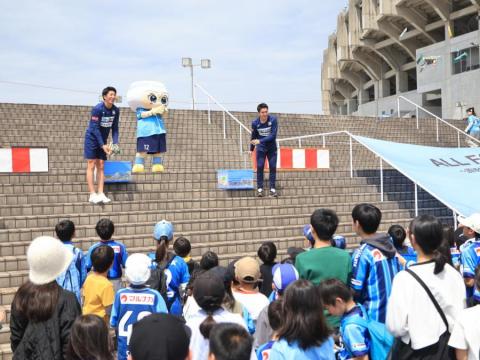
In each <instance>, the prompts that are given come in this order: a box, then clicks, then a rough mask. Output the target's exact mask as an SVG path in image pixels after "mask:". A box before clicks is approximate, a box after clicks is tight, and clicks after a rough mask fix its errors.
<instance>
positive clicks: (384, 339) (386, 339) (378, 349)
mask: <svg viewBox="0 0 480 360" xmlns="http://www.w3.org/2000/svg"><path fill="white" fill-rule="evenodd" d="M359 306H360V308H361V309H362V314H363V318H362V317H359V316H349V317H347V318H346V319H345V320H344V322H343V324H342V325H343V326H345V325H350V324H353V325H358V326H360V327H362V328H365V329H367V331H368V334H369V335H370V359H371V360H385V359H387V358H388V354H389V352H390V349H391V348H392V345H393V340H394V337H393V336H392V334H390V333H389V332H388V330H387V327H386V326H385V324H382V323H381V322H378V321H376V320H372V319H370V318H369V317H368V315H367V312H366V311H365V308H364V307H363V306H361V305H359Z"/></svg>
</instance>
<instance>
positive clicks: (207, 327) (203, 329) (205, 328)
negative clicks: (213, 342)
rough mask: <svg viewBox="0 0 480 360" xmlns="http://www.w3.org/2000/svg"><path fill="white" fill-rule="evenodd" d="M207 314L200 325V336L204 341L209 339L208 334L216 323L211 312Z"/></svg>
mask: <svg viewBox="0 0 480 360" xmlns="http://www.w3.org/2000/svg"><path fill="white" fill-rule="evenodd" d="M207 314H208V316H207V318H206V319H205V320H203V322H202V323H201V324H200V334H202V335H203V337H204V338H205V339H208V338H210V332H211V331H212V328H213V327H214V326H215V324H216V323H217V322H216V321H215V319H214V318H213V316H212V312H208V313H207Z"/></svg>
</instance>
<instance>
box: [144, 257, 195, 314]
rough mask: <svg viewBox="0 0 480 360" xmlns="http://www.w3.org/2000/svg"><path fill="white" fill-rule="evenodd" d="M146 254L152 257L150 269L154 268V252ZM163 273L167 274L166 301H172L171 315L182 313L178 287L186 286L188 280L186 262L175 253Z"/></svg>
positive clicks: (155, 264) (188, 274)
mask: <svg viewBox="0 0 480 360" xmlns="http://www.w3.org/2000/svg"><path fill="white" fill-rule="evenodd" d="M148 256H149V257H150V259H152V269H155V268H156V266H157V263H156V262H155V253H154V252H151V253H148ZM165 274H166V275H167V298H168V302H169V303H172V306H171V308H170V313H171V314H173V315H182V302H181V299H180V287H182V286H183V287H186V286H187V283H188V281H189V280H190V273H189V272H188V266H187V263H186V262H185V260H183V258H181V257H180V256H177V255H175V257H174V258H173V260H172V261H171V262H170V264H169V265H168V267H167V268H166V269H165Z"/></svg>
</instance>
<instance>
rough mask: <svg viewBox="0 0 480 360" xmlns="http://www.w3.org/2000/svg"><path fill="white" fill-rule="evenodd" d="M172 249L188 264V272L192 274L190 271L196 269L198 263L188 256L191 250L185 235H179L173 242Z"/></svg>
mask: <svg viewBox="0 0 480 360" xmlns="http://www.w3.org/2000/svg"><path fill="white" fill-rule="evenodd" d="M173 251H175V254H177V255H178V256H180V257H181V258H182V259H183V260H184V261H185V263H186V264H187V266H188V273H189V274H190V276H192V273H193V272H194V271H195V270H197V269H198V268H199V266H200V265H199V263H198V262H197V261H195V260H193V259H192V257H191V256H190V252H191V251H192V245H191V244H190V240H188V239H187V238H186V237H183V236H180V237H179V238H177V239H176V240H175V242H174V243H173Z"/></svg>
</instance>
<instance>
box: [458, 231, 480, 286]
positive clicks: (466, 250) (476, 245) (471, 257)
mask: <svg viewBox="0 0 480 360" xmlns="http://www.w3.org/2000/svg"><path fill="white" fill-rule="evenodd" d="M479 257H480V239H475V241H473V242H471V243H470V244H469V245H468V246H466V247H463V250H462V254H461V259H462V266H463V270H462V273H463V277H464V278H470V279H473V278H474V277H475V268H476V267H477V264H478V259H479Z"/></svg>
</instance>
